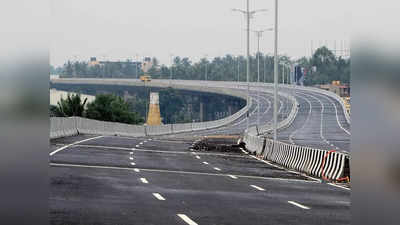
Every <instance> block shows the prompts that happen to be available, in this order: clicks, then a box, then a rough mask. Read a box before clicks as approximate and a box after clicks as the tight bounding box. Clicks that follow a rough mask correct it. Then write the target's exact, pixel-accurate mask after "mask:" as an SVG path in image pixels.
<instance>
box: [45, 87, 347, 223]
mask: <svg viewBox="0 0 400 225" xmlns="http://www.w3.org/2000/svg"><path fill="white" fill-rule="evenodd" d="M251 96H252V98H253V99H254V101H253V103H254V104H253V105H252V106H251V109H250V111H251V114H250V117H249V124H250V125H252V126H253V125H255V124H256V123H257V112H258V109H257V105H258V104H257V102H258V101H260V110H259V112H260V121H261V122H262V123H266V122H268V121H271V120H272V102H273V101H272V96H271V95H270V94H266V93H262V94H260V96H259V95H258V94H257V93H256V92H252V93H251ZM296 98H297V99H298V101H299V103H300V112H299V115H298V117H297V118H296V120H295V121H294V123H293V124H292V126H291V127H289V128H288V129H287V130H285V131H283V132H282V133H281V134H280V135H279V137H280V139H282V140H283V141H286V142H289V143H291V142H294V143H296V144H301V145H307V146H313V147H319V148H324V147H326V148H328V147H329V148H331V147H332V146H331V144H333V146H334V147H338V149H339V150H343V151H349V141H348V140H349V137H350V135H349V134H348V133H347V132H350V128H349V126H348V125H347V124H346V123H345V120H344V115H343V113H342V111H341V109H340V105H339V104H337V103H335V102H334V100H333V99H330V98H329V97H325V96H320V95H318V94H313V93H310V92H302V91H298V92H296ZM279 102H280V104H279V108H280V112H281V113H282V114H285V113H284V112H288V111H290V107H291V106H289V105H288V104H287V103H286V101H285V99H283V98H280V101H279ZM335 107H336V109H337V112H338V113H337V114H336V111H335ZM283 118H284V117H282V118H281V119H283ZM246 123H247V122H246V118H245V117H242V118H239V119H238V120H237V121H235V122H233V123H231V124H229V125H227V126H225V127H222V128H217V129H213V130H207V131H199V132H193V133H182V134H175V135H166V136H158V137H145V138H127V137H115V136H113V137H103V136H90V135H80V136H75V137H68V138H60V139H56V140H52V141H51V144H50V152H49V154H50V197H49V205H50V212H49V213H50V222H51V224H65V225H74V224H85V225H91V224H96V225H97V224H98V225H100V224H107V225H108V224H109V225H128V224H146V225H147V224H148V225H150V224H161V225H168V224H181V225H185V224H186V225H188V224H189V225H195V224H218V225H222V224H251V225H257V224H263V225H264V224H350V218H351V217H350V204H351V203H350V190H349V189H347V188H345V187H341V186H336V185H332V184H329V183H325V182H321V181H320V180H318V179H313V178H310V177H306V176H303V175H301V174H297V173H295V172H291V171H288V170H285V169H283V168H279V167H277V166H275V165H272V164H269V163H268V162H265V161H260V160H258V159H256V158H254V157H253V156H250V155H247V154H245V153H243V152H230V153H222V152H208V151H207V152H204V151H194V150H192V149H191V148H190V147H191V145H192V143H193V141H195V140H196V139H198V138H200V137H202V136H204V135H214V134H235V133H236V134H240V133H242V132H243V130H244V129H246ZM321 124H322V125H321ZM345 130H346V131H347V132H346V131H345ZM321 134H322V135H321ZM327 141H328V142H329V143H328V142H327Z"/></svg>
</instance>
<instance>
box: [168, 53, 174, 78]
mask: <svg viewBox="0 0 400 225" xmlns="http://www.w3.org/2000/svg"><path fill="white" fill-rule="evenodd" d="M170 56H171V67H170V68H169V85H172V69H173V66H174V55H173V54H170Z"/></svg>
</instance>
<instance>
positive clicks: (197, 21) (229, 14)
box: [50, 0, 351, 66]
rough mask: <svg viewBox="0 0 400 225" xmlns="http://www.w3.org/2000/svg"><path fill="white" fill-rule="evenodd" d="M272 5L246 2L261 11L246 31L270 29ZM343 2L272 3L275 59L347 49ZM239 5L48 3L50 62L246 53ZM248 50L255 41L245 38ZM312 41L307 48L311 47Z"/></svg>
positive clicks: (265, 48) (231, 1) (269, 47)
mask: <svg viewBox="0 0 400 225" xmlns="http://www.w3.org/2000/svg"><path fill="white" fill-rule="evenodd" d="M274 2H275V1H274V0H250V10H256V9H267V10H268V11H267V12H260V13H258V14H256V15H255V17H254V18H253V19H252V20H251V29H253V30H258V29H268V28H272V27H273V24H274ZM347 5H348V1H345V0H335V1H321V0H303V1H298V0H297V1H295V0H279V13H278V15H279V19H278V21H279V26H278V28H279V29H278V30H279V38H278V40H279V44H278V49H279V53H280V54H286V55H288V56H290V57H292V58H293V59H297V58H300V57H302V56H310V54H311V47H313V48H314V49H315V48H317V47H318V46H321V45H324V44H328V47H330V48H332V49H333V48H334V46H335V44H334V43H335V41H336V47H337V49H340V48H341V46H342V45H343V44H342V43H343V42H345V43H344V47H345V48H347V49H348V48H349V44H350V41H349V40H350V36H351V10H350V9H349V7H346V6H347ZM245 7H246V0H145V1H143V0H142V1H139V0H54V1H52V5H51V18H52V19H51V21H50V23H51V28H52V29H51V30H52V33H51V35H50V36H51V41H50V42H51V43H50V46H51V47H50V63H51V64H52V65H56V66H59V65H62V64H64V63H65V62H66V61H67V60H85V61H87V60H89V58H90V57H91V56H95V57H97V58H98V59H99V60H126V59H131V60H135V59H136V58H138V59H142V58H143V57H146V56H148V57H156V58H157V59H159V61H160V62H161V63H162V64H166V65H169V64H170V63H171V55H173V56H181V57H189V58H190V59H191V60H192V61H198V60H199V59H201V58H203V57H208V58H212V57H216V56H224V55H226V54H232V55H245V53H246V31H245V28H246V21H245V16H244V15H243V14H241V13H238V12H233V11H232V10H231V9H233V8H239V9H245ZM250 42H251V45H250V52H251V54H255V53H256V51H257V38H256V36H255V35H254V34H253V33H252V34H251V37H250ZM311 42H312V43H313V44H312V46H311ZM273 44H274V38H273V32H271V31H267V32H265V33H264V35H263V37H262V39H261V42H260V51H261V52H263V53H265V54H273Z"/></svg>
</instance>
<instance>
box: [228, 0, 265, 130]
mask: <svg viewBox="0 0 400 225" xmlns="http://www.w3.org/2000/svg"><path fill="white" fill-rule="evenodd" d="M246 5H247V7H246V10H241V9H232V11H234V12H240V13H243V14H244V15H245V16H246V20H247V29H246V31H247V72H246V77H247V78H246V79H247V102H249V101H250V83H249V77H250V19H252V18H253V17H254V14H256V13H257V12H262V11H267V10H266V9H260V10H253V11H250V1H249V0H246ZM246 129H247V130H248V129H249V113H248V112H247V117H246Z"/></svg>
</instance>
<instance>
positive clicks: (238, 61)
mask: <svg viewBox="0 0 400 225" xmlns="http://www.w3.org/2000/svg"><path fill="white" fill-rule="evenodd" d="M237 63H238V74H237V75H238V79H237V81H238V82H239V81H240V56H238V57H237Z"/></svg>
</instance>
